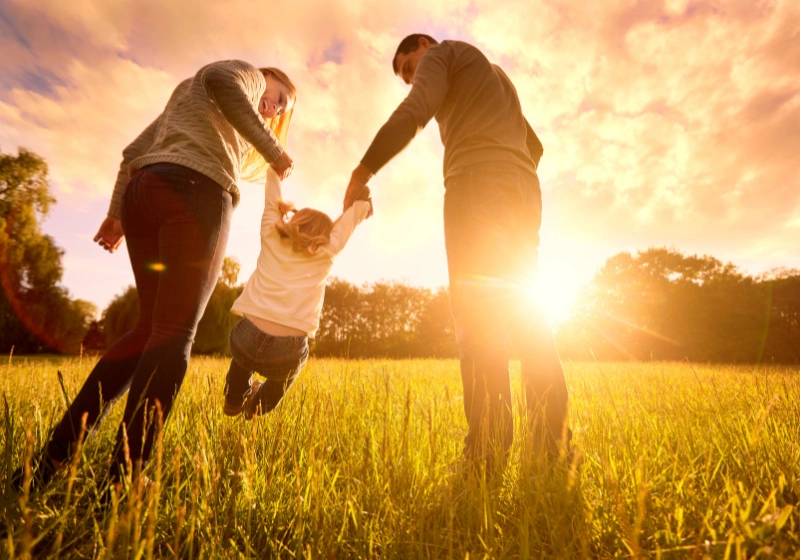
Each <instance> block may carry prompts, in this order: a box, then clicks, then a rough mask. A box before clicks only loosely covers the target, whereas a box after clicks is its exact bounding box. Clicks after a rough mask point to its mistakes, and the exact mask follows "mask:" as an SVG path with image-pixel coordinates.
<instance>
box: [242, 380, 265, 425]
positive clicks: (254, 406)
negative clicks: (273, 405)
mask: <svg viewBox="0 0 800 560" xmlns="http://www.w3.org/2000/svg"><path fill="white" fill-rule="evenodd" d="M261 385H262V383H261V381H259V380H258V379H254V380H253V383H252V385H251V386H250V392H249V393H248V394H247V399H246V400H245V401H244V417H245V418H246V419H247V420H252V419H253V417H255V416H258V415H259V414H261V399H259V398H258V390H259V389H261Z"/></svg>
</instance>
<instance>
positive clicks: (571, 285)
mask: <svg viewBox="0 0 800 560" xmlns="http://www.w3.org/2000/svg"><path fill="white" fill-rule="evenodd" d="M580 285H581V282H580V280H579V279H577V278H576V276H575V275H574V274H570V272H569V271H568V270H567V271H565V270H563V269H560V268H545V269H544V270H541V271H540V273H539V275H538V277H537V278H536V280H535V281H534V282H532V283H531V286H530V292H529V293H530V297H532V298H534V299H535V300H536V301H537V302H538V303H539V305H541V306H542V307H543V308H544V310H545V311H546V312H547V316H548V318H549V319H550V322H551V323H561V322H564V321H566V320H567V319H569V318H570V316H571V315H572V309H573V306H574V305H575V298H576V296H577V293H578V289H579V288H580Z"/></svg>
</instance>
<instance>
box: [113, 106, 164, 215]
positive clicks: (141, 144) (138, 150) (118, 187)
mask: <svg viewBox="0 0 800 560" xmlns="http://www.w3.org/2000/svg"><path fill="white" fill-rule="evenodd" d="M159 120H161V115H159V116H158V117H157V118H156V120H154V121H153V122H151V123H150V125H149V126H148V127H147V128H145V129H144V130H143V131H142V133H141V134H139V136H137V137H136V140H134V141H133V142H131V143H130V144H128V146H127V147H126V148H125V149H124V150H122V163H120V164H119V172H117V182H116V183H115V184H114V192H113V193H112V194H111V205H110V206H109V208H108V215H109V216H111V217H112V218H117V219H120V218H122V200H123V198H124V196H125V189H126V188H127V187H128V181H130V174H129V168H130V164H131V162H132V161H133V160H135V159H136V158H138V157H139V156H142V155H144V154H146V153H147V150H149V149H150V147H151V146H152V145H153V140H154V139H155V135H156V128H158V122H159Z"/></svg>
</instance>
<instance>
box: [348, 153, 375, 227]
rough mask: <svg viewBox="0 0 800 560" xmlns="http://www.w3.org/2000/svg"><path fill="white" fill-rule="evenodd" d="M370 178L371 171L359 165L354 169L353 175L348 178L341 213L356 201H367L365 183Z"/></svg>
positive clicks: (367, 192)
mask: <svg viewBox="0 0 800 560" xmlns="http://www.w3.org/2000/svg"><path fill="white" fill-rule="evenodd" d="M370 178H372V171H370V170H369V169H367V168H366V167H364V165H363V164H359V165H358V167H356V168H355V170H354V171H353V174H352V175H351V176H350V184H348V185H347V192H346V193H345V194H344V208H343V209H342V212H346V211H347V209H348V208H350V207H351V206H352V205H353V203H354V202H355V201H356V200H367V199H368V198H369V187H367V182H368V181H369V180H370ZM365 192H366V195H365V194H364V193H365ZM370 202H371V201H370ZM370 206H371V204H370ZM371 215H372V210H370V216H371Z"/></svg>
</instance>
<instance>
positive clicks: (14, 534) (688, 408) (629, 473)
mask: <svg viewBox="0 0 800 560" xmlns="http://www.w3.org/2000/svg"><path fill="white" fill-rule="evenodd" d="M92 365H93V359H89V358H86V357H84V358H83V359H77V358H72V359H64V360H61V359H50V360H43V359H27V358H17V357H15V358H14V359H13V360H11V361H9V363H8V364H6V365H0V387H2V392H3V395H4V399H5V405H4V406H5V410H4V412H3V413H2V415H3V416H2V417H3V420H2V430H0V450H2V462H3V468H2V470H1V471H0V472H2V473H3V474H2V476H3V478H2V480H1V481H0V484H2V488H3V501H2V508H3V517H4V522H5V526H6V531H5V536H3V541H2V542H0V551H2V552H0V556H1V557H12V558H16V557H26V556H33V557H46V556H49V557H61V558H68V557H80V558H119V557H131V558H134V557H135V558H139V557H141V558H151V557H155V558H163V557H172V556H176V557H182V558H195V557H197V558H215V557H222V558H237V557H259V558H266V557H285V558H305V557H309V558H310V557H327V558H348V557H350V558H361V557H375V558H459V559H463V558H466V557H467V556H468V557H469V558H485V557H488V558H531V557H534V558H542V557H544V558H550V557H562V558H573V557H575V558H580V557H595V558H604V557H631V556H633V557H637V556H639V557H658V556H660V557H665V558H668V557H672V558H684V557H697V558H701V557H704V556H708V557H712V558H717V557H719V558H722V557H730V558H745V557H749V558H752V557H798V554H799V553H798V552H797V551H798V550H800V516H798V512H797V503H798V495H800V442H799V441H798V439H799V438H798V436H800V414H798V406H800V405H799V403H800V370H798V369H796V368H795V369H792V368H785V367H725V366H713V367H712V366H698V365H694V366H693V365H690V364H682V363H640V364H634V363H621V364H619V363H618V364H611V363H609V364H604V363H578V364H572V363H566V364H565V369H566V374H567V381H568V384H569V388H570V398H571V410H570V424H571V426H572V428H573V431H574V434H575V435H574V439H573V443H574V447H575V449H576V451H577V455H576V457H577V461H574V462H572V463H569V464H567V465H563V464H558V465H555V466H553V465H550V464H548V463H547V462H546V461H545V460H544V459H543V458H542V457H540V456H539V455H538V454H536V453H535V452H534V451H533V450H532V448H531V446H530V445H528V444H526V443H525V442H526V441H527V439H526V438H524V437H522V436H524V433H523V432H524V430H522V431H520V430H518V433H517V438H516V440H515V445H514V448H513V450H512V454H511V459H510V461H509V463H508V465H507V467H506V469H505V471H503V473H502V476H497V477H494V478H492V479H489V480H486V479H485V477H482V476H475V475H474V474H467V475H465V474H464V472H463V470H462V469H460V468H459V466H460V465H461V463H460V450H461V441H462V438H463V436H464V433H465V430H466V422H465V420H464V416H463V409H462V398H461V383H460V377H459V374H458V366H457V363H456V362H455V361H365V362H359V361H350V362H347V361H337V360H331V361H329V360H321V359H317V360H312V361H311V362H310V363H309V365H308V367H307V368H306V370H305V371H304V372H303V374H302V375H301V377H300V380H299V381H298V382H297V383H296V384H295V386H294V387H293V388H292V390H291V392H290V393H289V395H288V396H287V397H286V399H285V400H284V402H283V403H282V404H281V405H280V406H279V407H278V409H277V410H276V411H274V412H273V413H271V414H269V415H267V416H265V417H262V418H259V419H257V420H256V421H253V422H246V421H244V420H243V419H241V418H237V419H231V418H227V417H224V416H223V415H222V413H221V408H222V398H221V392H222V382H223V376H224V372H225V371H226V362H225V361H224V360H223V359H214V358H194V359H193V361H192V364H191V366H190V370H189V373H188V375H187V378H186V382H185V383H184V386H183V390H182V392H181V395H180V398H179V400H178V401H177V405H176V407H175V409H174V410H173V414H172V417H171V418H170V422H169V423H168V424H167V427H166V429H165V430H164V433H163V441H162V445H161V446H160V448H159V453H158V454H157V456H156V457H154V459H153V461H152V462H151V463H150V465H149V467H148V474H149V476H150V477H151V478H152V479H153V480H154V481H155V484H154V485H153V486H152V487H151V488H150V489H149V490H148V491H147V492H139V491H138V490H137V489H136V488H132V489H130V490H129V491H128V492H126V493H124V495H123V497H122V499H121V500H120V501H118V502H117V501H115V502H114V503H112V504H110V505H107V506H102V505H101V504H100V502H99V500H98V499H97V495H98V492H97V489H96V487H95V484H94V482H93V480H94V478H93V473H95V472H97V473H99V472H102V470H103V468H104V464H105V463H104V462H105V461H106V460H107V456H108V455H109V454H110V451H111V446H112V444H113V441H114V434H115V430H116V428H117V425H118V423H119V419H120V415H121V412H122V407H121V406H119V405H118V406H117V407H116V408H115V409H114V411H113V412H112V414H111V415H110V417H109V418H107V419H106V421H105V422H104V423H103V424H102V426H101V428H100V429H99V430H98V432H97V433H96V435H95V436H94V437H93V438H91V439H90V440H89V441H88V443H87V444H86V445H85V446H84V449H83V454H82V457H81V458H80V461H76V462H75V463H74V464H73V465H72V466H71V476H67V477H62V478H60V479H57V480H56V481H55V482H54V483H52V484H51V485H50V486H48V487H47V488H46V489H45V490H44V491H43V492H40V493H35V494H31V495H22V496H17V495H16V494H12V493H11V492H10V491H9V490H8V488H7V481H8V480H7V479H8V473H9V472H10V471H11V470H12V469H13V468H15V467H16V466H18V465H19V464H20V463H21V461H22V460H23V457H24V455H25V454H26V447H27V448H29V449H30V448H33V449H39V448H40V447H41V445H42V444H43V442H44V440H45V439H46V436H47V433H48V430H49V429H50V428H51V427H52V426H53V425H54V424H55V422H56V421H57V419H58V418H59V417H60V415H61V414H62V413H63V411H64V406H65V405H64V397H63V395H62V392H61V389H60V386H59V384H58V381H57V377H56V370H58V369H60V370H61V371H62V372H63V374H64V377H65V381H66V386H67V392H68V394H69V395H70V396H72V395H74V394H75V393H76V392H77V389H78V388H79V387H80V385H81V383H82V381H83V379H85V377H86V376H87V374H88V373H89V370H90V369H91V367H92ZM512 371H513V376H514V379H515V389H516V390H518V389H519V379H518V377H519V376H518V365H517V364H514V366H513V367H512ZM516 394H517V395H519V391H517V393H516ZM517 404H518V403H517ZM515 412H516V416H517V418H519V406H516V411H515Z"/></svg>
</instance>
